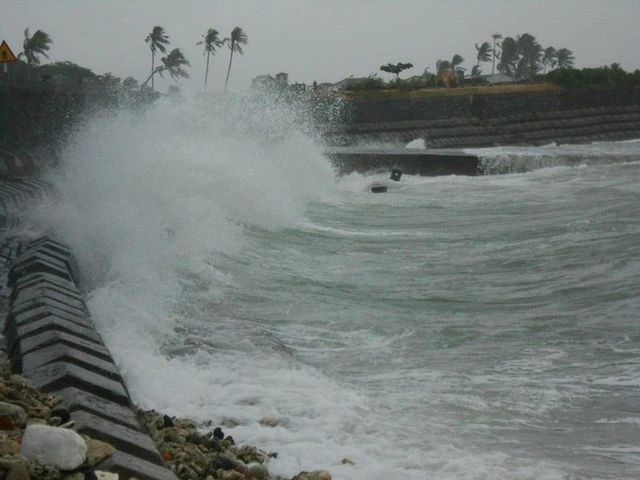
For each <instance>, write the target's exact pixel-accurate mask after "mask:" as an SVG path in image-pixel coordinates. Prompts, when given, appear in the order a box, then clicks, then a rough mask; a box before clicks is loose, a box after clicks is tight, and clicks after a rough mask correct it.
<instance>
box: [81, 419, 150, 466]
mask: <svg viewBox="0 0 640 480" xmlns="http://www.w3.org/2000/svg"><path fill="white" fill-rule="evenodd" d="M71 418H72V419H73V420H74V421H75V425H74V427H73V429H74V430H75V431H77V432H79V433H83V434H85V435H88V436H90V437H91V438H95V439H96V440H102V441H103V442H107V443H109V444H111V445H113V446H114V447H115V448H116V449H118V450H120V451H121V452H123V453H127V454H129V455H133V456H136V457H138V458H140V459H142V460H146V461H148V462H151V463H155V464H156V465H162V464H163V462H162V458H161V457H160V453H159V452H158V449H157V447H156V445H155V443H153V441H152V440H151V438H150V437H149V436H148V435H146V434H144V433H142V432H140V431H138V430H134V429H131V428H128V427H125V426H124V425H117V424H114V423H112V422H110V421H108V420H105V419H104V418H101V417H98V416H96V415H93V414H92V413H89V412H85V411H82V410H78V411H75V412H72V413H71Z"/></svg>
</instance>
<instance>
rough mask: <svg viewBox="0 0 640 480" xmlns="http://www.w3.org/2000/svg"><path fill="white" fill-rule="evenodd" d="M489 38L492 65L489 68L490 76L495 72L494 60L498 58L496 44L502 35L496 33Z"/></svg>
mask: <svg viewBox="0 0 640 480" xmlns="http://www.w3.org/2000/svg"><path fill="white" fill-rule="evenodd" d="M491 38H492V39H493V65H492V66H491V75H493V74H494V73H495V72H496V58H497V57H498V51H497V50H496V42H497V41H498V40H501V39H502V34H500V33H498V32H496V33H494V34H493V35H491ZM498 46H499V45H498Z"/></svg>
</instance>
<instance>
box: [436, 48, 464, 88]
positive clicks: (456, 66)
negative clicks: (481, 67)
mask: <svg viewBox="0 0 640 480" xmlns="http://www.w3.org/2000/svg"><path fill="white" fill-rule="evenodd" d="M462 62H464V58H462V57H461V56H460V55H458V54H457V53H456V54H455V55H454V56H453V57H452V58H451V60H438V61H437V63H436V70H437V72H438V76H439V77H441V78H442V79H443V80H445V81H446V82H447V83H455V82H456V81H457V80H458V77H459V76H460V75H461V74H463V72H464V70H465V69H464V67H461V66H460V65H461V64H462Z"/></svg>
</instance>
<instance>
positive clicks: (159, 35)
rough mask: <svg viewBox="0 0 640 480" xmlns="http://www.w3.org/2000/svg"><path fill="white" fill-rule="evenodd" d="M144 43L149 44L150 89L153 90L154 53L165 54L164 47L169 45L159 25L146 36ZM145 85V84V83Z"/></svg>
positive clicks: (167, 38)
mask: <svg viewBox="0 0 640 480" xmlns="http://www.w3.org/2000/svg"><path fill="white" fill-rule="evenodd" d="M144 41H145V42H146V43H148V44H149V48H150V49H151V75H150V77H149V78H151V89H153V88H154V85H153V75H154V72H155V60H156V52H158V51H159V52H161V53H166V51H167V48H166V47H165V45H169V43H170V42H169V35H167V33H166V32H165V31H164V28H162V27H161V26H159V25H156V26H155V27H153V30H151V33H149V35H147V38H145V39H144ZM145 83H147V82H145Z"/></svg>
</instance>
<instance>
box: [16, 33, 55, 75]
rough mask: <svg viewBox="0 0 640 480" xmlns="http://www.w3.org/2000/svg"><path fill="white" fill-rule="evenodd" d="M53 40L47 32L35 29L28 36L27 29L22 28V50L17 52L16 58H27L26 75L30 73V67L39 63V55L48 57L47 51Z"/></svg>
mask: <svg viewBox="0 0 640 480" xmlns="http://www.w3.org/2000/svg"><path fill="white" fill-rule="evenodd" d="M52 43H53V40H52V39H51V36H50V35H49V34H48V33H45V32H43V31H42V30H36V32H35V33H34V34H33V36H32V37H30V36H29V29H28V28H25V29H24V42H23V43H22V52H20V54H18V58H21V57H24V58H25V59H26V60H27V65H29V68H28V70H27V75H28V76H30V75H31V69H32V68H33V67H34V66H37V65H40V58H39V57H40V56H43V57H45V58H49V55H47V52H48V51H49V49H50V48H51V44H52Z"/></svg>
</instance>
